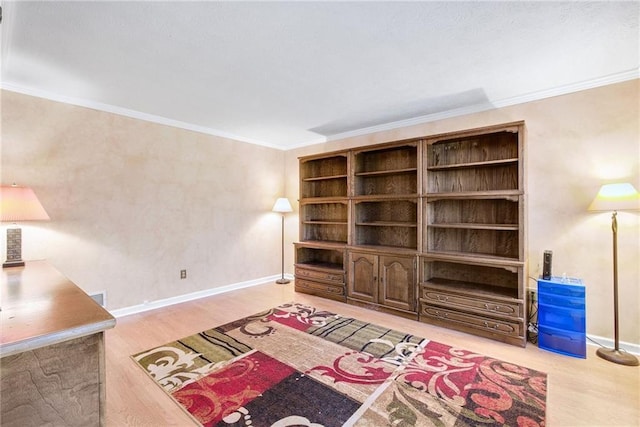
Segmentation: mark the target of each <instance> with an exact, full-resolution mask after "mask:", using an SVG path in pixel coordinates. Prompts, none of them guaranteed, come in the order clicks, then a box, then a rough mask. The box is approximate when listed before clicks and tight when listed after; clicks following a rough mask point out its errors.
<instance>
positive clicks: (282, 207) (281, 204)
mask: <svg viewBox="0 0 640 427" xmlns="http://www.w3.org/2000/svg"><path fill="white" fill-rule="evenodd" d="M272 211H274V212H282V213H285V212H293V209H292V208H291V203H289V199H287V198H286V197H280V198H279V199H278V200H276V203H275V204H274V205H273V209H272Z"/></svg>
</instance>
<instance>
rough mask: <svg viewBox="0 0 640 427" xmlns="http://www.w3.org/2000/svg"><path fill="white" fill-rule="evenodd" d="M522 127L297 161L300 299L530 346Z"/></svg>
mask: <svg viewBox="0 0 640 427" xmlns="http://www.w3.org/2000/svg"><path fill="white" fill-rule="evenodd" d="M523 153H524V123H522V122H517V123H510V124H506V125H500V126H492V127H487V128H481V129H474V130H469V131H463V132H454V133H449V134H441V135H432V136H425V137H422V138H417V139H411V140H405V141H397V142H391V143H385V144H377V145H373V146H366V147H358V148H354V149H351V150H344V151H338V152H332V153H324V154H318V155H314V156H306V157H302V158H300V242H298V243H296V244H295V245H296V290H298V291H301V292H309V293H313V294H317V295H321V296H325V297H329V298H333V299H338V300H341V301H346V302H349V303H352V304H358V305H363V306H367V307H370V308H374V309H377V310H383V311H388V312H391V313H394V314H398V315H402V316H405V317H409V318H414V319H416V320H420V321H424V322H428V323H434V324H437V325H440V326H445V327H449V328H454V329H459V330H463V331H466V332H470V333H474V334H478V335H483V336H487V337H490V338H494V339H498V340H501V341H504V342H508V343H511V344H516V345H522V346H524V345H525V342H526V340H525V336H526V333H525V332H526V331H525V318H526V313H525V308H526V301H525V299H526V295H525V278H526V274H525V272H524V266H525V259H524V248H525V233H524V231H525V226H524V224H525V218H524V212H525V210H524V194H525V193H524V173H523V165H524V162H523V158H524V154H523Z"/></svg>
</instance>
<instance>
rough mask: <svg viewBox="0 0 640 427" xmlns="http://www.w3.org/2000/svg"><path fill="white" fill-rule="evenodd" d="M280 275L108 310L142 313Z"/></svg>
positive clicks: (119, 312) (247, 286) (113, 313)
mask: <svg viewBox="0 0 640 427" xmlns="http://www.w3.org/2000/svg"><path fill="white" fill-rule="evenodd" d="M280 277H281V275H279V274H278V275H275V276H268V277H262V278H260V279H254V280H248V281H246V282H239V283H234V284H231V285H226V286H220V287H218V288H211V289H205V290H203V291H197V292H192V293H190V294H184V295H178V296H175V297H171V298H165V299H161V300H157V301H147V302H144V303H143V304H138V305H133V306H130V307H125V308H118V309H116V310H109V312H110V313H111V315H112V316H113V317H116V318H118V317H123V316H129V315H130V314H136V313H143V312H145V311H149V310H155V309H157V308H162V307H168V306H170V305H173V304H180V303H182V302H187V301H193V300H196V299H199V298H204V297H209V296H212V295H218V294H223V293H225V292H231V291H235V290H237V289H243V288H249V287H251V286H257V285H263V284H265V283H268V282H271V281H273V282H275V281H276V280H277V279H279V278H280ZM285 277H286V278H288V279H290V280H293V275H291V274H285Z"/></svg>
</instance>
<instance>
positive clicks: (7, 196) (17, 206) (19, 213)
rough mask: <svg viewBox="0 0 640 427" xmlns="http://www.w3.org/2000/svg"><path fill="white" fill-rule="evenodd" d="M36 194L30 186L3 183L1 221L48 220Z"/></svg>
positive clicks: (0, 192)
mask: <svg viewBox="0 0 640 427" xmlns="http://www.w3.org/2000/svg"><path fill="white" fill-rule="evenodd" d="M48 220H49V215H48V214H47V211H45V210H44V208H43V207H42V204H40V201H39V200H38V198H37V197H36V194H35V193H34V192H33V190H32V189H31V188H29V187H19V186H17V185H6V186H5V185H3V186H1V187H0V221H3V222H16V221H48Z"/></svg>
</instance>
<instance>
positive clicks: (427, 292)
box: [421, 287, 524, 319]
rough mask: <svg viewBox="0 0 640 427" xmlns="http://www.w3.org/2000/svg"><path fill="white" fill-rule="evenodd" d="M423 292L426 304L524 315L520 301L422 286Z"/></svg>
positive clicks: (519, 317)
mask: <svg viewBox="0 0 640 427" xmlns="http://www.w3.org/2000/svg"><path fill="white" fill-rule="evenodd" d="M421 293H422V295H421V300H422V301H424V303H426V304H435V305H439V306H443V307H447V308H453V309H455V308H459V309H461V310H465V311H469V310H472V311H474V312H476V313H479V314H489V315H491V316H496V315H498V316H505V317H512V318H514V319H521V318H523V317H524V306H523V304H522V303H518V302H511V301H499V300H493V299H487V298H483V297H482V296H479V295H468V296H467V295H462V294H457V293H452V292H446V291H443V290H440V289H432V288H427V287H422V289H421Z"/></svg>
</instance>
